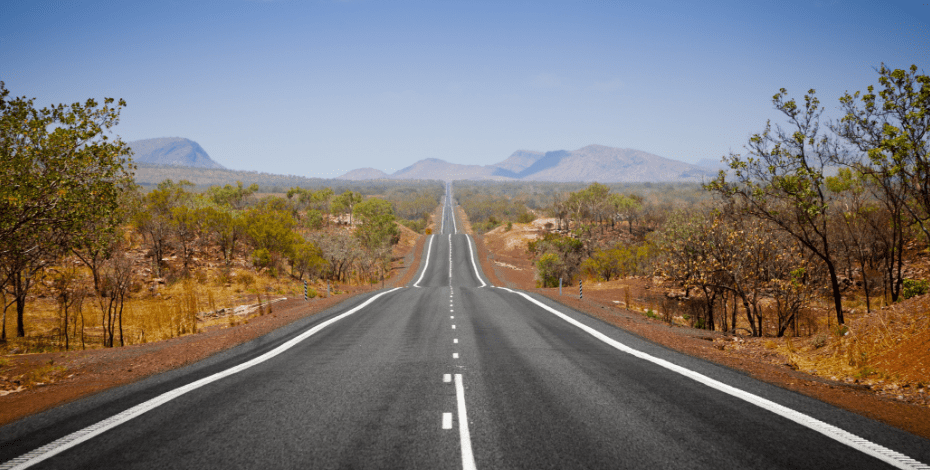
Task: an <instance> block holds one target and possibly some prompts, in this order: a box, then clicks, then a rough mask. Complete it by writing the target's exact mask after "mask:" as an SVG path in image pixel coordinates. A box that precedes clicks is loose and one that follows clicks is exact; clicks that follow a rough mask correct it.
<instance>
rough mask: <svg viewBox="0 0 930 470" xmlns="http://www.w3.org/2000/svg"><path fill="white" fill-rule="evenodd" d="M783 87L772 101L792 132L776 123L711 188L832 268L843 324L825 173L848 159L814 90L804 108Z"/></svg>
mask: <svg viewBox="0 0 930 470" xmlns="http://www.w3.org/2000/svg"><path fill="white" fill-rule="evenodd" d="M787 95H788V92H787V91H786V90H785V89H784V88H782V89H781V90H780V91H779V93H777V94H776V95H775V96H773V97H772V102H773V104H774V105H775V108H776V109H778V110H779V111H781V112H782V113H783V114H784V115H785V116H786V117H787V119H788V126H789V127H788V128H787V129H786V128H782V127H781V126H780V125H776V126H775V128H774V129H773V128H772V125H771V122H769V123H768V124H766V126H765V130H764V131H763V132H762V133H761V134H754V135H753V136H752V137H751V138H750V139H749V143H748V145H747V147H746V148H747V150H748V151H749V153H748V155H746V156H741V155H737V154H730V156H729V157H727V158H726V162H727V163H728V164H729V167H730V169H731V170H732V175H733V180H732V181H729V180H728V178H729V177H728V175H727V173H726V172H724V171H721V172H720V174H719V175H718V177H717V178H716V179H715V180H713V181H711V182H710V183H708V184H707V185H706V186H705V188H706V189H708V190H711V191H713V192H716V193H717V194H719V195H720V196H721V197H723V198H724V199H725V200H729V201H737V202H739V203H740V204H739V206H740V207H742V208H743V210H744V211H745V213H746V214H747V215H749V216H751V217H754V218H756V219H759V220H760V221H764V222H766V223H767V224H769V225H770V226H772V227H774V228H776V229H778V230H781V231H783V232H784V233H786V234H788V235H790V236H791V237H793V238H794V239H796V240H797V241H798V243H800V244H801V245H802V246H803V247H804V248H805V249H806V250H809V251H810V253H812V254H813V255H814V256H815V257H816V258H817V259H819V261H820V262H821V263H823V265H824V266H825V267H826V270H827V273H828V275H829V281H830V289H831V292H832V297H833V307H834V310H835V312H836V319H837V322H838V323H840V324H842V323H844V319H843V300H842V295H841V294H842V291H841V288H840V283H839V277H838V269H837V268H838V266H837V256H836V246H835V245H836V242H837V240H836V237H837V234H836V233H835V232H834V231H833V230H831V226H830V223H829V219H830V216H831V213H830V211H831V202H832V201H831V194H830V192H829V191H828V190H827V189H826V187H825V178H826V176H825V174H824V173H825V169H826V168H827V167H829V166H831V165H833V164H835V162H837V161H839V160H840V159H841V158H842V156H843V155H842V149H841V147H840V146H839V144H838V143H837V141H836V140H835V139H832V138H831V137H830V136H828V135H822V134H821V133H820V114H821V112H822V108H821V106H820V100H818V99H817V97H816V95H815V91H814V90H809V91H808V93H807V94H806V95H804V102H803V103H802V104H801V105H800V106H799V105H798V103H797V102H796V101H795V100H794V99H788V100H786V97H787Z"/></svg>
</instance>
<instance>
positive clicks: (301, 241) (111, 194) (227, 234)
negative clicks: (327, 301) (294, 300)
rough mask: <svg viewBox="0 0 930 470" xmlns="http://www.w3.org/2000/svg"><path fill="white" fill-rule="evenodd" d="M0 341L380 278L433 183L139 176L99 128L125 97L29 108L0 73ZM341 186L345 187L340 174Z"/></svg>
mask: <svg viewBox="0 0 930 470" xmlns="http://www.w3.org/2000/svg"><path fill="white" fill-rule="evenodd" d="M0 93H2V94H0V123H2V128H0V131H2V135H0V153H2V156H3V159H2V163H0V301H2V306H0V307H2V318H0V351H4V352H12V353H25V352H39V351H49V350H58V349H61V350H68V349H74V348H80V349H85V348H97V347H114V346H124V345H127V344H136V343H144V342H149V341H157V340H160V339H165V338H171V337H175V336H180V335H185V334H191V333H196V332H197V331H198V329H201V328H204V327H206V326H210V325H213V324H224V325H236V324H239V323H241V322H246V321H248V317H249V315H256V314H267V313H269V312H271V311H272V309H273V301H274V300H275V299H276V298H280V297H281V296H284V295H291V296H295V297H297V296H302V295H303V290H304V289H303V287H304V282H307V283H308V292H307V293H308V295H309V296H315V295H325V294H326V293H335V292H338V287H337V286H339V285H371V284H374V283H376V282H379V281H381V280H383V279H384V278H385V277H387V276H389V275H390V272H391V268H392V263H393V262H394V261H396V260H395V258H394V256H393V247H394V245H396V244H397V243H398V242H399V240H400V239H401V232H402V231H403V230H408V229H407V228H402V227H401V226H400V224H403V225H406V226H407V227H410V228H411V229H413V231H414V232H423V231H424V230H425V228H426V226H427V225H428V223H429V221H430V217H431V212H433V211H434V209H435V208H436V207H437V206H438V205H439V200H440V198H441V197H442V194H443V191H444V188H443V184H442V183H441V182H438V181H403V182H380V183H369V182H359V183H355V185H356V188H354V189H352V188H349V187H345V186H340V187H341V188H342V190H341V191H340V192H337V191H334V190H333V189H332V188H329V187H318V188H315V189H314V188H307V187H292V188H291V189H289V190H287V191H282V192H280V193H277V194H270V193H261V192H260V190H261V188H260V187H259V185H258V184H254V183H253V184H250V185H245V184H243V183H241V182H239V183H237V184H235V185H232V184H225V185H222V186H219V185H216V186H209V187H206V188H201V191H196V190H195V187H194V185H193V184H192V183H190V182H188V181H184V180H182V181H178V182H175V181H172V180H170V179H169V180H165V181H162V182H160V183H158V184H157V185H156V186H154V187H149V188H147V189H144V188H142V187H140V186H137V185H135V184H134V181H133V169H134V166H133V164H132V161H131V151H130V149H129V148H128V147H127V146H126V145H125V143H123V142H122V141H120V140H119V139H110V138H108V137H107V132H106V131H107V130H108V129H110V128H111V127H112V126H114V125H115V124H116V123H117V122H118V119H119V111H120V109H121V108H122V107H123V106H125V103H124V102H122V101H119V102H117V101H116V100H113V99H109V98H108V99H106V100H104V101H103V103H97V102H95V101H93V100H88V101H87V102H86V103H83V104H82V103H75V104H73V105H70V106H65V105H59V106H54V107H50V108H45V109H36V108H35V107H34V106H33V101H32V100H29V99H26V98H24V97H23V98H10V97H9V91H8V90H6V88H5V87H4V86H3V84H2V83H0ZM337 183H339V184H340V185H341V184H342V183H343V182H337Z"/></svg>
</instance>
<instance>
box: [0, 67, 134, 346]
mask: <svg viewBox="0 0 930 470" xmlns="http://www.w3.org/2000/svg"><path fill="white" fill-rule="evenodd" d="M34 101H35V100H34V99H27V98H26V97H18V98H16V97H14V98H10V92H9V90H7V89H6V86H5V84H4V83H3V82H0V269H2V273H0V287H3V288H4V289H7V290H8V291H10V292H11V293H12V294H13V297H14V298H15V299H16V300H15V301H16V310H17V328H16V330H17V331H16V334H17V336H25V327H24V324H23V312H24V309H25V302H26V295H27V293H28V291H29V289H30V287H31V286H32V284H33V281H34V278H35V275H36V274H38V273H39V272H40V271H42V269H44V267H45V266H47V265H48V263H50V262H51V260H53V259H55V258H56V257H57V256H59V255H60V254H62V253H64V252H66V251H68V250H69V249H70V248H72V247H74V246H76V245H78V244H79V243H80V241H81V240H83V239H85V238H86V237H88V236H90V235H91V233H95V232H96V231H97V230H98V229H100V230H110V229H112V226H110V225H109V224H106V223H102V224H96V225H95V224H94V223H95V222H99V221H101V220H106V219H107V218H108V217H110V216H111V215H112V214H113V212H115V211H117V209H118V207H119V195H120V193H121V192H122V191H123V190H125V188H127V187H128V186H129V185H130V184H131V180H132V164H131V162H130V160H129V157H130V155H131V151H130V149H129V147H128V146H127V145H126V144H125V143H123V142H122V141H121V140H120V139H119V138H115V139H112V140H111V139H110V137H109V136H108V135H107V134H108V131H109V130H110V129H111V128H112V127H113V126H115V125H116V124H117V123H118V122H119V113H120V109H121V108H123V107H124V106H126V102H125V101H123V100H119V101H117V100H115V99H113V98H105V99H104V100H103V102H102V103H98V102H97V101H95V100H93V99H88V100H87V101H85V102H84V103H83V104H82V103H73V104H71V105H65V104H58V105H52V106H49V107H46V108H42V109H37V108H36V107H35V106H34ZM94 227H96V228H94Z"/></svg>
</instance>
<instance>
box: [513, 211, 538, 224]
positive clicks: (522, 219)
mask: <svg viewBox="0 0 930 470" xmlns="http://www.w3.org/2000/svg"><path fill="white" fill-rule="evenodd" d="M534 220H536V216H534V215H533V213H532V212H529V211H527V212H524V213H522V214H520V215H519V216H518V217H517V222H519V223H521V224H528V223H530V222H532V221H534Z"/></svg>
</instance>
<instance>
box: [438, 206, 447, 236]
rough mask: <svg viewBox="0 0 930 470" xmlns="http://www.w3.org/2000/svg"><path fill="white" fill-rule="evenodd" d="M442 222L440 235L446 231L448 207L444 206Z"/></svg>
mask: <svg viewBox="0 0 930 470" xmlns="http://www.w3.org/2000/svg"><path fill="white" fill-rule="evenodd" d="M441 220H442V222H440V223H439V233H442V232H443V231H444V230H445V229H446V205H445V203H443V205H442V219H441Z"/></svg>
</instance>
